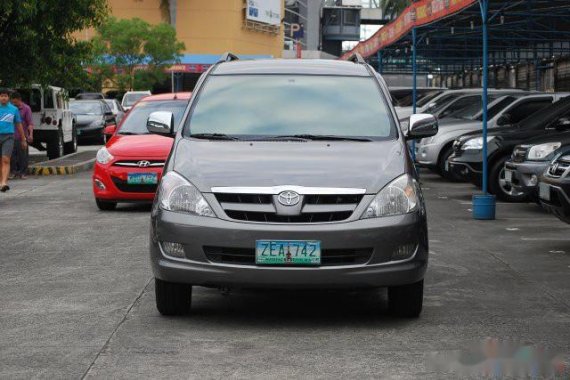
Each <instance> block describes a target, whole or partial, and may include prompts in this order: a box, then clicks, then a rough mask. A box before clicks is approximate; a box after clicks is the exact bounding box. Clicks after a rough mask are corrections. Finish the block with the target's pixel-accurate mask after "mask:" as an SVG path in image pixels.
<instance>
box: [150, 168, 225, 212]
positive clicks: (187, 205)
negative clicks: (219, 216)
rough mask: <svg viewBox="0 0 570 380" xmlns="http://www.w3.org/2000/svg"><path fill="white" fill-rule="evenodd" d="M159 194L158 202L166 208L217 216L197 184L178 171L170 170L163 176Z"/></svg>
mask: <svg viewBox="0 0 570 380" xmlns="http://www.w3.org/2000/svg"><path fill="white" fill-rule="evenodd" d="M158 194H159V195H158V196H159V199H158V202H159V204H160V207H162V208H163V209H164V210H168V211H176V212H185V213H188V214H192V215H199V216H209V217H216V214H214V211H213V210H212V208H211V207H210V205H209V204H208V202H207V201H206V199H204V196H203V195H202V193H200V191H199V190H198V189H197V188H196V186H194V185H192V184H191V183H190V182H188V181H187V180H185V179H184V178H183V177H182V176H181V175H179V174H177V173H176V172H173V171H171V172H168V173H167V174H166V175H165V176H164V177H162V180H161V181H160V189H159V190H158Z"/></svg>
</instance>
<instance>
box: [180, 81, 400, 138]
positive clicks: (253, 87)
mask: <svg viewBox="0 0 570 380" xmlns="http://www.w3.org/2000/svg"><path fill="white" fill-rule="evenodd" d="M356 94H358V95H357V96H355V95H356ZM207 134H223V135H228V136H233V137H238V138H248V137H257V138H259V137H261V138H262V137H272V136H273V137H275V136H296V135H297V136H300V137H308V138H311V137H315V136H320V137H324V136H329V137H331V136H335V137H347V138H348V137H350V136H354V137H366V138H369V139H382V138H384V139H385V138H388V137H391V138H393V137H395V136H396V128H395V124H394V121H393V119H392V117H391V114H390V110H389V108H388V106H387V103H386V99H385V98H384V97H383V96H382V95H381V92H380V89H379V87H378V85H377V83H376V82H375V81H374V79H372V78H370V77H342V76H324V75H323V76H316V75H315V76H310V75H226V76H211V77H210V78H209V79H208V81H207V82H206V84H205V86H204V88H203V90H202V91H201V93H200V94H199V98H198V100H197V105H196V107H195V108H194V110H193V112H192V115H191V117H190V118H189V122H188V123H187V125H186V130H185V135H186V136H187V135H193V136H196V135H207ZM301 135H302V136H301ZM308 135H311V136H308Z"/></svg>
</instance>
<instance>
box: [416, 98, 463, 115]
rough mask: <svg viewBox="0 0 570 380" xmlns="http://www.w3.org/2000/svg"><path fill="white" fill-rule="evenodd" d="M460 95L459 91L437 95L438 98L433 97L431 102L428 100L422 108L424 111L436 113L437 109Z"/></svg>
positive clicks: (439, 109)
mask: <svg viewBox="0 0 570 380" xmlns="http://www.w3.org/2000/svg"><path fill="white" fill-rule="evenodd" d="M461 95H462V94H461V93H452V94H446V95H443V96H441V97H439V98H438V99H435V100H434V101H433V102H431V103H429V102H428V105H427V107H426V109H425V110H424V113H431V114H435V113H438V112H439V111H441V109H442V108H443V107H445V106H446V105H447V104H449V102H451V101H452V100H454V99H456V98H458V97H460V96H461Z"/></svg>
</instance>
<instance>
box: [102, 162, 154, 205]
mask: <svg viewBox="0 0 570 380" xmlns="http://www.w3.org/2000/svg"><path fill="white" fill-rule="evenodd" d="M162 170H163V168H162V167H157V168H138V167H120V166H114V165H113V164H112V163H109V164H105V165H102V164H100V163H98V162H96V163H95V166H94V169H93V177H92V187H93V195H94V196H95V198H98V199H102V200H106V201H113V202H127V203H128V202H143V203H151V202H152V201H153V200H154V195H155V194H156V189H157V186H158V185H156V186H132V185H128V184H127V178H128V174H129V173H156V175H157V179H158V182H160V179H161V177H162ZM97 181H99V182H100V183H102V184H103V186H104V187H105V188H104V189H102V188H101V187H100V184H99V185H98V184H97Z"/></svg>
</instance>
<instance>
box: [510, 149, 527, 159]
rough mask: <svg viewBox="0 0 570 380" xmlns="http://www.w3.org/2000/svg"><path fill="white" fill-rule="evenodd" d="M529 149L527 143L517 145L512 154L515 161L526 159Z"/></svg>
mask: <svg viewBox="0 0 570 380" xmlns="http://www.w3.org/2000/svg"><path fill="white" fill-rule="evenodd" d="M528 149H529V147H528V146H526V145H518V146H516V147H515V149H514V150H513V154H512V156H511V159H512V160H513V162H524V161H525V160H526V154H527V152H528Z"/></svg>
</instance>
